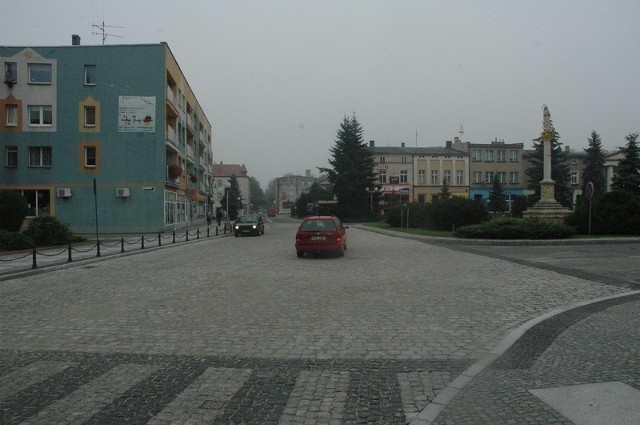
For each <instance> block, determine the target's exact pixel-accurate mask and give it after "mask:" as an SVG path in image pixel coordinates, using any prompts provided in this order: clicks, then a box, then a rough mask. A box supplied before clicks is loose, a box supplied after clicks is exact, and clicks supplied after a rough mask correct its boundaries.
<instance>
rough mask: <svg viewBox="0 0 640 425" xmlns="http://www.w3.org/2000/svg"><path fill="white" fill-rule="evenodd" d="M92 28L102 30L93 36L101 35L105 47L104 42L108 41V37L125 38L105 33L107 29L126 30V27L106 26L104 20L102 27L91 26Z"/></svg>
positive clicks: (97, 25)
mask: <svg viewBox="0 0 640 425" xmlns="http://www.w3.org/2000/svg"><path fill="white" fill-rule="evenodd" d="M91 26H92V27H93V28H96V29H98V30H100V32H95V31H92V32H91V34H93V35H101V36H102V45H103V46H104V41H105V40H106V39H107V37H118V38H124V37H123V36H121V35H116V34H109V33H107V32H105V28H124V27H118V26H114V25H105V24H104V20H103V21H102V25H100V24H91Z"/></svg>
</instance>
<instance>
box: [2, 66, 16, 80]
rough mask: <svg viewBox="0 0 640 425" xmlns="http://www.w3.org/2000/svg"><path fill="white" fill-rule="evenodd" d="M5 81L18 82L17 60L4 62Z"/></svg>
mask: <svg viewBox="0 0 640 425" xmlns="http://www.w3.org/2000/svg"><path fill="white" fill-rule="evenodd" d="M4 82H5V83H9V84H15V83H17V82H18V64H17V63H16V62H5V63H4Z"/></svg>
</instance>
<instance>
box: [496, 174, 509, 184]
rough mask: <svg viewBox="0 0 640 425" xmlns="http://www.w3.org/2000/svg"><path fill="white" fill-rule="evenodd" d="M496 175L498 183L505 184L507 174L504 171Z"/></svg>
mask: <svg viewBox="0 0 640 425" xmlns="http://www.w3.org/2000/svg"><path fill="white" fill-rule="evenodd" d="M496 175H497V176H498V181H499V182H500V183H506V182H507V173H506V172H504V171H499V172H498V173H496Z"/></svg>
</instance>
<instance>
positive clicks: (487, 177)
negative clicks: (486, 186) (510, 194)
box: [484, 171, 495, 183]
mask: <svg viewBox="0 0 640 425" xmlns="http://www.w3.org/2000/svg"><path fill="white" fill-rule="evenodd" d="M494 175H495V174H494V172H493V171H485V172H484V182H485V183H492V182H493V176H494Z"/></svg>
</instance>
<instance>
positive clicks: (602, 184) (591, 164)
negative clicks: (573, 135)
mask: <svg viewBox="0 0 640 425" xmlns="http://www.w3.org/2000/svg"><path fill="white" fill-rule="evenodd" d="M587 140H588V141H589V147H588V148H587V149H585V152H586V153H587V156H586V158H585V160H584V186H583V188H582V193H583V195H584V194H586V193H587V192H586V186H587V183H588V182H592V183H593V188H594V190H593V200H594V201H595V200H596V199H600V198H602V195H604V194H605V192H606V191H607V187H606V185H607V178H606V175H605V168H604V151H603V150H602V140H600V135H599V134H598V133H596V131H595V130H594V131H592V132H591V138H589V139H587ZM583 198H584V196H583Z"/></svg>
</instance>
